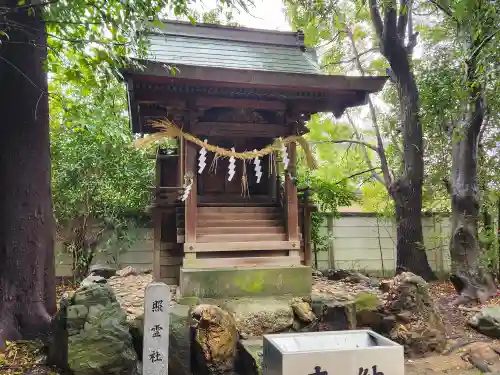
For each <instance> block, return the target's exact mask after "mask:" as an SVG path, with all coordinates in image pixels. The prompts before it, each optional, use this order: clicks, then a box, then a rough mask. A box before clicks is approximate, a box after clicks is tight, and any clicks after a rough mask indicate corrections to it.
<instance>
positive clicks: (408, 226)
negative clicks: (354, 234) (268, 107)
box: [383, 41, 436, 281]
mask: <svg viewBox="0 0 500 375" xmlns="http://www.w3.org/2000/svg"><path fill="white" fill-rule="evenodd" d="M394 42H395V41H393V42H392V43H390V42H389V43H386V45H384V48H383V50H384V53H385V54H386V56H387V58H388V60H389V62H390V64H391V68H392V70H393V72H394V74H395V76H396V79H397V82H396V87H397V91H398V98H399V104H400V114H401V115H400V118H401V128H402V135H403V159H404V173H403V176H402V177H401V178H400V179H399V180H397V181H395V182H393V184H392V185H391V187H390V194H391V196H392V198H393V199H394V205H395V210H396V223H397V224H396V225H397V265H398V267H399V268H406V269H408V270H411V271H412V272H414V273H416V274H417V275H419V276H421V277H423V278H424V279H425V280H427V281H429V280H433V279H435V278H436V277H435V275H434V272H433V271H432V269H431V267H430V266H429V262H428V260H427V254H426V252H425V247H424V240H423V238H424V236H423V231H422V184H423V179H424V160H423V145H422V126H421V124H420V116H419V110H420V99H419V95H418V89H417V85H416V81H415V77H414V76H413V73H412V70H411V67H410V60H409V57H408V53H407V51H406V48H405V47H404V46H399V45H398V44H397V43H394Z"/></svg>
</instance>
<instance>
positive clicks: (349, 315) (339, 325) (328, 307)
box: [311, 296, 356, 331]
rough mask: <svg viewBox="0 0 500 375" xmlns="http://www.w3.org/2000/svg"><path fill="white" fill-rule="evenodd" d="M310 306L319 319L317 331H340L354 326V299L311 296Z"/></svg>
mask: <svg viewBox="0 0 500 375" xmlns="http://www.w3.org/2000/svg"><path fill="white" fill-rule="evenodd" d="M311 306H312V310H313V312H314V314H315V315H316V317H317V318H318V320H319V322H318V330H319V331H342V330H350V329H355V328H356V303H355V302H354V301H338V300H332V299H327V298H322V297H318V296H313V298H312V303H311Z"/></svg>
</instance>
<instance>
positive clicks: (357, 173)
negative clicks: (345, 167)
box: [335, 167, 380, 185]
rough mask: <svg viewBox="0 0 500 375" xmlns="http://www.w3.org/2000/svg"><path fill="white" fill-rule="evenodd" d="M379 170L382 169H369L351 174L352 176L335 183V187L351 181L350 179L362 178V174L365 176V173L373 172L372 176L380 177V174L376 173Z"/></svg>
mask: <svg viewBox="0 0 500 375" xmlns="http://www.w3.org/2000/svg"><path fill="white" fill-rule="evenodd" d="M377 169H380V167H376V168H370V169H367V170H365V171H361V172H356V173H354V174H351V175H350V176H347V177H344V178H343V179H341V180H338V181H337V182H335V185H338V184H340V183H342V182H344V181H345V180H349V179H350V178H353V177H357V176H361V175H362V174H365V173H368V172H372V176H373V177H375V176H378V174H377V173H376V172H375V171H376V170H377Z"/></svg>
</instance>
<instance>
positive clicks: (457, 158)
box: [450, 43, 497, 304]
mask: <svg viewBox="0 0 500 375" xmlns="http://www.w3.org/2000/svg"><path fill="white" fill-rule="evenodd" d="M475 49H476V46H475V45H474V43H472V44H471V48H470V50H471V51H474V50H475ZM465 84H466V87H467V88H468V90H469V95H468V103H467V112H466V115H465V120H464V121H462V122H460V123H459V124H457V125H456V127H455V128H454V130H453V139H452V153H453V155H452V156H453V158H452V167H451V211H452V232H451V239H450V255H451V266H452V269H451V271H452V272H451V273H452V274H451V277H450V279H451V281H452V282H453V284H454V286H455V289H456V290H457V293H459V297H458V298H457V299H456V300H455V301H454V302H455V304H461V303H467V302H470V301H472V300H479V301H480V302H481V303H484V302H485V301H486V300H487V299H488V298H491V297H493V296H494V295H495V294H496V291H497V288H496V285H495V284H494V282H493V279H492V277H491V275H490V274H489V273H487V272H484V270H483V267H482V266H481V265H480V264H479V255H480V247H479V243H478V239H477V234H478V220H479V207H480V203H479V183H478V168H477V159H478V141H479V134H480V131H481V126H482V125H483V120H484V113H485V110H484V100H483V87H482V86H481V84H480V83H479V82H478V80H477V76H476V62H475V58H474V57H472V58H471V59H470V60H469V61H468V66H467V82H466V83H465Z"/></svg>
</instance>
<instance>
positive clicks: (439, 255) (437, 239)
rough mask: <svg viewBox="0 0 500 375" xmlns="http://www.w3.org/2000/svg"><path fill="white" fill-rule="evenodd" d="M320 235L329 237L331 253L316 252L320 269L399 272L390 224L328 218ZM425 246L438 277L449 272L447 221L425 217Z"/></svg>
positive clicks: (376, 220) (371, 218)
mask: <svg viewBox="0 0 500 375" xmlns="http://www.w3.org/2000/svg"><path fill="white" fill-rule="evenodd" d="M325 216H326V217H325V220H324V221H323V226H322V227H321V235H324V236H328V237H329V241H328V242H329V243H328V249H327V250H326V251H320V252H317V253H316V254H317V259H318V268H319V269H327V268H334V269H340V268H342V269H356V270H360V271H366V272H372V273H377V274H381V273H385V274H392V273H393V272H394V271H395V268H396V227H395V225H394V223H393V222H392V221H391V220H387V219H381V218H377V217H375V216H369V215H364V214H359V215H356V214H352V215H348V216H347V215H346V216H342V217H340V218H338V219H334V218H333V217H332V216H331V215H328V214H326V215H325ZM423 225H424V245H425V248H426V252H427V257H428V260H429V264H430V265H431V267H432V269H433V270H434V271H436V272H438V273H446V272H448V271H449V270H450V256H449V251H448V241H449V235H450V223H449V219H448V218H446V217H439V216H435V217H425V218H423Z"/></svg>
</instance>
